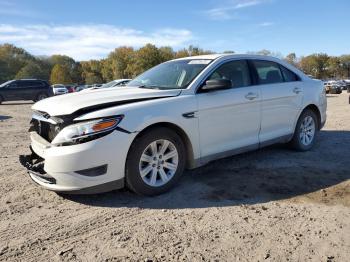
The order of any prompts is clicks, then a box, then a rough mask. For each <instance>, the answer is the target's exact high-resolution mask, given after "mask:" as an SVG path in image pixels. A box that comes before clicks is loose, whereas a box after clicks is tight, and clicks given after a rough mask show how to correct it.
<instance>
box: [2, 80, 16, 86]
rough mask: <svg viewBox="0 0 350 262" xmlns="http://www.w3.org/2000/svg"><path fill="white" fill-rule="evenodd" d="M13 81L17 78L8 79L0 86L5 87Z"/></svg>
mask: <svg viewBox="0 0 350 262" xmlns="http://www.w3.org/2000/svg"><path fill="white" fill-rule="evenodd" d="M13 81H15V80H10V81H7V82H5V83H2V84H1V85H0V87H4V86H6V85H8V84H10V83H11V82H13Z"/></svg>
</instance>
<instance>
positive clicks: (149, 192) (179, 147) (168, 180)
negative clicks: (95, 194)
mask: <svg viewBox="0 0 350 262" xmlns="http://www.w3.org/2000/svg"><path fill="white" fill-rule="evenodd" d="M167 143H169V144H167ZM163 147H164V148H165V147H166V148H165V150H164V149H163ZM154 151H156V152H154ZM163 151H164V152H163ZM170 153H171V154H170ZM172 155H173V157H171V158H169V156H172ZM141 157H142V158H143V160H146V161H143V160H141ZM165 157H168V158H167V159H166V158H165ZM185 163H186V150H185V145H184V143H183V141H182V139H181V137H180V136H179V135H178V134H176V133H175V132H173V131H172V130H170V129H168V128H156V129H151V130H149V131H148V132H147V133H145V134H143V135H141V136H140V137H138V138H136V140H135V141H134V142H133V144H132V145H131V147H130V150H129V153H128V157H127V160H126V172H125V177H126V185H127V187H128V188H129V189H130V190H132V191H134V192H135V193H137V194H140V195H146V196H153V195H159V194H162V193H164V192H166V191H168V190H169V189H170V188H172V187H173V186H174V185H175V184H176V183H177V182H178V180H179V178H180V177H181V175H182V173H183V171H184V169H185ZM168 167H169V169H168ZM175 167H176V168H175ZM142 172H143V174H142Z"/></svg>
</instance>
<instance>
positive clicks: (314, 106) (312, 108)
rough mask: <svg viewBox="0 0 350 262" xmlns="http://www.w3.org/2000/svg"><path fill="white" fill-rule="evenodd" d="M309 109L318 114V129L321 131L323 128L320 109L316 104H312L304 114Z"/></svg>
mask: <svg viewBox="0 0 350 262" xmlns="http://www.w3.org/2000/svg"><path fill="white" fill-rule="evenodd" d="M307 109H309V110H312V111H313V112H314V113H315V114H316V116H317V124H318V127H317V128H318V129H320V128H321V113H320V110H319V109H318V107H317V106H316V105H314V104H310V105H308V106H307V107H305V108H304V110H303V112H304V111H305V110H307Z"/></svg>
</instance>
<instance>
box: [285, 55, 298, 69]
mask: <svg viewBox="0 0 350 262" xmlns="http://www.w3.org/2000/svg"><path fill="white" fill-rule="evenodd" d="M284 60H286V61H287V62H288V63H289V64H291V65H294V66H297V65H298V61H297V56H296V54H295V53H290V54H288V55H287V56H286V57H285V59H284Z"/></svg>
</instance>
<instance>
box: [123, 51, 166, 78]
mask: <svg viewBox="0 0 350 262" xmlns="http://www.w3.org/2000/svg"><path fill="white" fill-rule="evenodd" d="M161 62H162V56H161V53H160V52H159V49H158V48H157V47H156V46H155V45H152V44H147V45H145V46H144V47H142V48H140V49H139V50H137V51H136V55H135V60H134V62H133V63H132V65H131V66H130V67H128V69H129V70H130V71H131V72H132V73H133V77H135V76H137V75H139V74H141V73H142V72H144V71H146V70H147V69H150V68H151V67H153V66H156V65H158V64H160V63H161Z"/></svg>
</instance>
